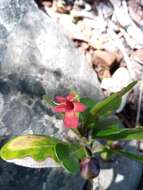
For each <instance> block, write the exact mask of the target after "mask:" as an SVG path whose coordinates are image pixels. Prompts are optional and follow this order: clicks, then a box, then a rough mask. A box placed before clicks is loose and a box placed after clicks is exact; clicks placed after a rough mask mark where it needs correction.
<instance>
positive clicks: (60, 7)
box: [52, 0, 72, 14]
mask: <svg viewBox="0 0 143 190" xmlns="http://www.w3.org/2000/svg"><path fill="white" fill-rule="evenodd" d="M52 8H53V10H54V11H55V12H58V13H64V14H68V13H70V11H71V9H72V7H71V6H70V5H66V2H65V1H64V0H56V1H53V7H52Z"/></svg>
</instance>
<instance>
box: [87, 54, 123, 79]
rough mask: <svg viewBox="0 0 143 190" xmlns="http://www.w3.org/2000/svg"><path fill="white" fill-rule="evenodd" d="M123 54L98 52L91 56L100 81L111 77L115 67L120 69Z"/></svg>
mask: <svg viewBox="0 0 143 190" xmlns="http://www.w3.org/2000/svg"><path fill="white" fill-rule="evenodd" d="M120 60H121V54H119V53H117V52H109V51H103V50H96V51H94V52H93V53H92V55H91V61H92V65H93V67H94V68H95V70H96V72H97V73H98V75H99V78H100V79H103V78H109V77H111V74H112V72H111V70H112V68H114V67H117V68H118V67H119V65H118V66H117V64H119V63H120Z"/></svg>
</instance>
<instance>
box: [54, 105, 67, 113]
mask: <svg viewBox="0 0 143 190" xmlns="http://www.w3.org/2000/svg"><path fill="white" fill-rule="evenodd" d="M53 111H55V112H65V111H66V107H65V105H58V106H55V107H53Z"/></svg>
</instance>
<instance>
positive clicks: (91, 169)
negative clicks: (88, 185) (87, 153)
mask: <svg viewBox="0 0 143 190" xmlns="http://www.w3.org/2000/svg"><path fill="white" fill-rule="evenodd" d="M99 172H100V165H99V160H98V159H97V158H95V157H91V158H90V157H88V158H85V159H84V160H82V161H81V163H80V173H81V176H82V177H83V178H84V179H93V178H95V177H97V176H98V175H99Z"/></svg>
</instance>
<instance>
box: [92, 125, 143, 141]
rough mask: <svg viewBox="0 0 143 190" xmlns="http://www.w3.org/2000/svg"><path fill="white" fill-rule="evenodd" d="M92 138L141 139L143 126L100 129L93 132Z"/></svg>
mask: <svg viewBox="0 0 143 190" xmlns="http://www.w3.org/2000/svg"><path fill="white" fill-rule="evenodd" d="M93 137H94V138H97V139H107V140H142V139H143V128H142V127H138V128H132V129H129V128H124V129H119V128H116V127H115V128H110V129H107V130H101V131H98V132H95V133H94V134H93Z"/></svg>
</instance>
